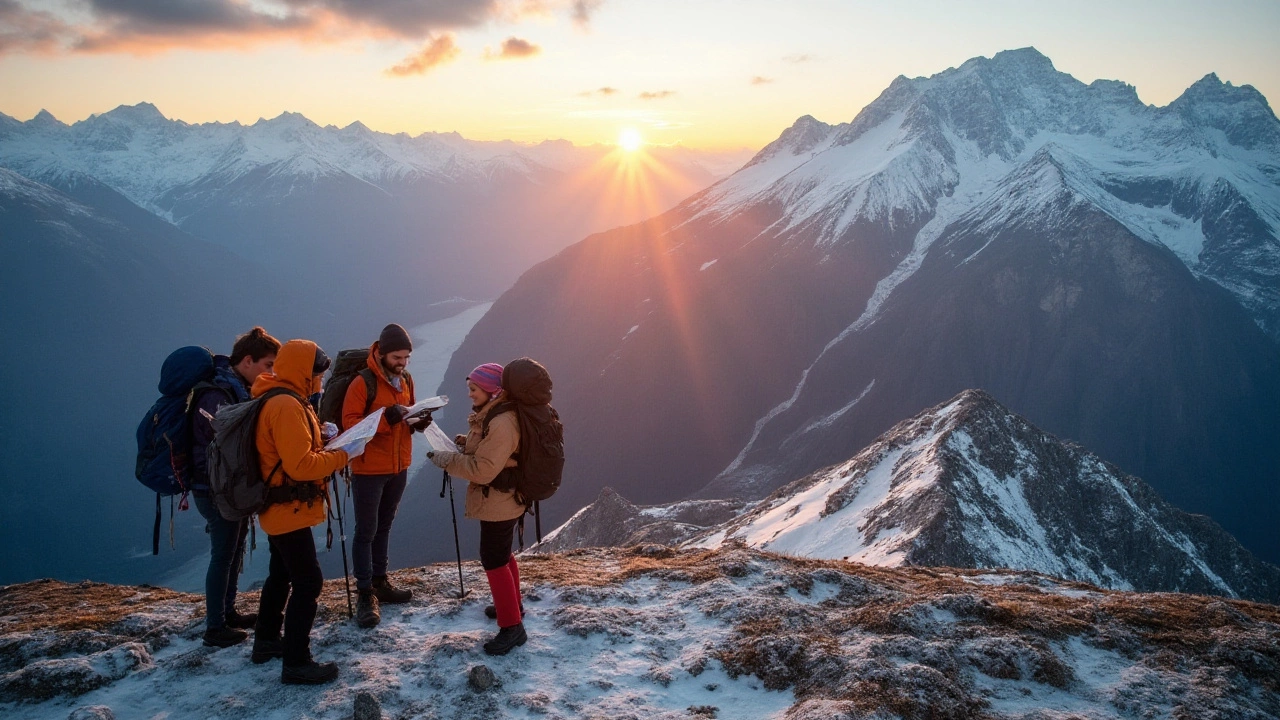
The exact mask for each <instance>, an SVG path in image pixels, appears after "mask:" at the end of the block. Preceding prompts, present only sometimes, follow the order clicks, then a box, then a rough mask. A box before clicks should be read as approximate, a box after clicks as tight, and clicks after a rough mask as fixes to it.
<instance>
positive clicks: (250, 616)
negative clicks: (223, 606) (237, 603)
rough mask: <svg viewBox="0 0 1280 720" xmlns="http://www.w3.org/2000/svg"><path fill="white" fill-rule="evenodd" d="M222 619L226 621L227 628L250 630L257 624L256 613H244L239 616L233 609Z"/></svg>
mask: <svg viewBox="0 0 1280 720" xmlns="http://www.w3.org/2000/svg"><path fill="white" fill-rule="evenodd" d="M224 619H225V620H226V621H227V627H229V628H239V629H241V630H250V629H252V628H253V626H254V625H256V624H258V613H245V614H243V615H241V614H240V613H239V612H237V611H236V609H235V608H231V610H229V611H228V612H227V614H226V616H225V618H224Z"/></svg>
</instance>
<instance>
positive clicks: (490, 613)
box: [484, 600, 524, 620]
mask: <svg viewBox="0 0 1280 720" xmlns="http://www.w3.org/2000/svg"><path fill="white" fill-rule="evenodd" d="M484 616H485V617H487V618H489V619H490V620H497V619H498V608H496V607H494V606H492V605H485V606H484ZM520 618H521V619H522V620H523V619H524V600H521V601H520Z"/></svg>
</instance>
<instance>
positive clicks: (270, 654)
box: [249, 635, 284, 665]
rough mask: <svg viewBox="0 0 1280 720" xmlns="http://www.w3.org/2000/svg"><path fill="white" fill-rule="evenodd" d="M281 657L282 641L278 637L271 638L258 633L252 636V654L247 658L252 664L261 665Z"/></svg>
mask: <svg viewBox="0 0 1280 720" xmlns="http://www.w3.org/2000/svg"><path fill="white" fill-rule="evenodd" d="M282 657H284V642H283V641H282V640H281V639H280V638H275V639H274V640H273V639H268V638H264V637H262V636H260V635H259V636H255V637H254V638H253V654H252V655H250V656H249V659H250V660H252V661H253V664H254V665H261V664H262V663H264V662H270V661H272V660H274V659H276V658H282Z"/></svg>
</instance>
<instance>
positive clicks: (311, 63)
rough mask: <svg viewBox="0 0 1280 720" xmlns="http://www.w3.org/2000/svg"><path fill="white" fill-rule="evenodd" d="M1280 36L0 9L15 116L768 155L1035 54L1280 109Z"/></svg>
mask: <svg viewBox="0 0 1280 720" xmlns="http://www.w3.org/2000/svg"><path fill="white" fill-rule="evenodd" d="M1210 7H1212V9H1209V8H1210ZM1278 31H1280V2H1277V1H1276V0H1223V1H1221V2H1217V3H1214V4H1213V5H1212V6H1210V5H1209V4H1207V3H1203V2H1182V1H1167V2H1145V1H1144V2H1124V1H1117V0H1109V1H1106V2H1096V1H1092V0H1090V1H1078V2H1074V3H1053V4H1049V3H1030V2H1012V1H1008V2H996V1H990V2H949V1H942V0H939V1H936V2H927V1H924V0H916V1H903V2H884V1H883V0H878V1H877V2H861V1H854V0H844V1H842V2H841V1H836V0H825V1H824V0H789V1H787V2H781V1H773V2H766V1H764V0H420V1H416V0H167V1H165V0H150V1H148V0H64V1H62V2H59V1H57V0H44V1H39V2H37V1H36V0H0V112H4V113H6V114H8V115H10V116H13V117H16V118H17V119H19V120H27V119H29V118H31V117H32V116H34V115H35V114H36V113H37V112H38V111H39V110H40V109H41V108H45V109H48V110H49V111H50V112H52V113H53V114H54V115H56V116H57V117H58V118H59V119H61V120H63V121H64V122H73V121H76V120H81V119H84V118H85V117H87V116H89V115H90V114H93V113H99V112H105V111H107V110H110V109H111V108H114V107H116V106H117V105H120V104H134V103H138V102H142V101H148V102H152V103H155V104H156V105H157V106H158V107H159V108H160V110H161V111H162V112H163V113H164V114H165V115H166V116H168V117H170V118H176V119H181V120H185V121H187V122H193V123H195V122H208V121H224V122H227V121H232V120H238V121H240V122H242V123H252V122H254V121H255V120H257V119H258V118H260V117H267V118H270V117H275V116H276V115H279V114H280V113H281V112H283V111H294V112H300V113H302V114H304V115H306V116H307V117H309V118H311V119H312V120H314V121H316V122H318V123H320V124H322V125H325V124H334V125H338V126H345V125H348V124H350V123H351V122H353V121H356V120H359V121H361V122H363V123H364V124H365V125H368V126H369V127H371V128H373V129H375V130H381V131H387V132H401V131H404V132H409V133H412V134H417V133H420V132H424V131H453V130H456V131H458V132H460V133H462V134H463V135H464V136H466V137H469V138H475V139H483V140H496V139H514V140H521V141H539V140H544V139H548V138H567V139H569V140H572V141H574V142H577V143H591V142H609V143H612V142H616V141H617V139H618V138H619V135H620V133H621V132H622V131H623V129H624V128H628V127H631V128H634V129H635V130H637V131H638V132H639V133H640V135H641V136H642V137H643V139H644V141H645V142H647V143H662V144H672V143H683V144H685V145H689V146H693V147H702V148H716V149H721V148H731V147H743V146H748V147H759V146H761V145H763V144H765V143H767V142H769V141H770V140H772V139H773V138H774V137H776V136H777V135H778V133H779V132H780V131H781V130H782V129H783V128H785V127H787V126H788V125H790V124H791V123H792V122H793V121H794V120H795V119H796V118H797V117H799V116H801V115H805V114H810V115H813V116H815V117H817V118H818V119H820V120H824V121H826V122H831V123H836V122H844V121H848V120H850V119H852V118H853V116H854V115H855V114H856V113H857V112H858V110H859V109H861V108H862V107H863V106H865V105H866V104H867V103H868V102H870V101H871V100H872V99H874V98H875V97H876V95H877V94H879V92H880V91H881V90H883V89H884V88H885V87H886V86H887V85H888V84H889V82H890V81H892V80H893V78H894V77H895V76H897V75H899V74H903V75H907V76H912V77H914V76H918V75H930V74H933V73H935V72H938V71H941V70H944V69H946V68H948V67H953V66H955V65H958V64H960V63H961V62H963V61H964V60H966V59H968V58H970V57H974V56H978V55H984V56H987V57H990V56H991V55H993V54H994V53H996V52H998V51H1000V50H1005V49H1011V48H1018V47H1025V46H1028V45H1032V46H1035V47H1036V48H1038V49H1039V50H1040V51H1041V52H1043V53H1044V54H1046V55H1048V56H1049V57H1050V58H1051V59H1052V60H1053V61H1054V64H1055V66H1056V67H1057V68H1058V69H1059V70H1062V71H1065V72H1068V73H1071V74H1072V75H1074V76H1075V77H1076V78H1078V79H1080V80H1083V81H1085V82H1090V81H1092V80H1094V79H1096V78H1100V77H1102V78H1112V79H1118V80H1124V81H1126V82H1129V83H1131V84H1133V85H1135V86H1136V87H1137V90H1138V95H1139V96H1140V97H1141V98H1142V100H1143V101H1145V102H1148V103H1152V104H1157V105H1164V104H1166V103H1168V102H1169V101H1171V100H1172V99H1174V98H1175V97H1177V95H1178V94H1179V93H1181V92H1182V90H1184V89H1185V88H1186V87H1187V86H1188V85H1190V84H1191V83H1193V82H1195V81H1196V80H1197V79H1199V78H1200V77H1202V76H1203V75H1205V74H1206V73H1209V72H1216V73H1218V75H1219V77H1221V78H1222V79H1223V80H1227V81H1231V82H1233V83H1235V84H1250V85H1253V86H1254V87H1256V88H1258V89H1259V90H1260V91H1261V92H1262V93H1263V94H1264V95H1266V96H1267V97H1268V99H1269V100H1270V101H1271V102H1272V103H1275V102H1276V101H1277V98H1280V42H1277V39H1276V38H1277V32H1278Z"/></svg>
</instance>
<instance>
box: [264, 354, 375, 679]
mask: <svg viewBox="0 0 1280 720" xmlns="http://www.w3.org/2000/svg"><path fill="white" fill-rule="evenodd" d="M328 369H329V358H328V356H327V355H325V354H324V351H323V350H321V349H320V348H319V347H317V346H316V344H315V343H313V342H311V341H310V340H290V341H289V342H287V343H285V344H284V346H283V347H281V348H280V353H279V354H278V355H277V356H276V364H275V372H274V373H263V374H262V375H260V376H258V379H257V381H256V382H254V384H253V396H254V397H260V396H262V395H265V394H266V393H267V392H268V391H270V390H273V389H276V388H282V389H284V390H287V391H288V392H286V393H281V394H279V395H276V396H274V397H271V398H269V399H267V400H266V403H265V404H264V405H263V407H262V411H261V414H260V415H259V416H258V427H257V435H256V438H257V440H256V446H257V450H258V456H259V465H260V467H261V468H262V477H263V478H265V479H266V483H267V485H268V486H269V487H271V488H273V489H275V488H279V490H273V493H274V496H272V497H271V498H270V502H271V504H270V505H268V506H267V508H266V509H265V510H262V511H261V512H260V513H259V514H258V524H260V525H261V526H262V530H263V531H264V532H266V534H267V539H268V541H269V542H270V546H271V562H270V565H269V568H268V571H267V579H266V581H265V582H264V583H263V585H262V598H261V600H260V601H259V603H258V624H257V626H256V629H255V631H254V638H253V654H252V655H251V659H252V661H253V662H254V663H264V662H267V661H268V660H270V659H272V658H275V657H279V658H282V659H283V660H284V667H283V669H282V670H281V673H280V680H281V682H284V683H286V684H306V685H317V684H320V683H326V682H329V681H331V680H333V679H334V678H336V677H337V676H338V666H337V664H336V663H332V662H326V663H317V662H316V661H315V660H313V659H312V657H311V626H312V623H314V621H315V617H316V600H317V599H318V598H319V597H320V590H321V588H322V583H323V582H324V576H323V574H322V573H321V571H320V562H319V561H318V560H317V559H316V544H315V539H314V538H313V537H312V535H311V528H312V527H313V526H315V525H319V524H320V523H322V522H324V520H325V517H326V509H325V498H326V497H327V488H326V483H327V481H328V479H329V476H330V475H332V474H333V473H335V472H337V471H339V470H341V469H342V468H343V467H345V466H346V464H347V462H348V460H349V459H350V457H352V456H356V455H359V454H360V452H361V451H362V450H363V447H362V446H359V445H356V446H354V447H351V448H348V450H325V449H324V442H323V441H322V440H321V434H320V433H321V431H320V422H319V420H318V419H317V418H316V413H315V410H314V409H313V408H312V407H311V404H310V403H309V402H308V401H307V398H308V397H310V396H311V395H312V394H314V393H316V392H318V391H319V390H320V387H321V384H322V377H323V375H324V372H325V370H328ZM348 451H349V452H350V455H349V454H348ZM286 600H287V601H288V606H287V608H286ZM282 625H283V629H284V636H283V639H282V638H281V633H280V631H281V626H282Z"/></svg>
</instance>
